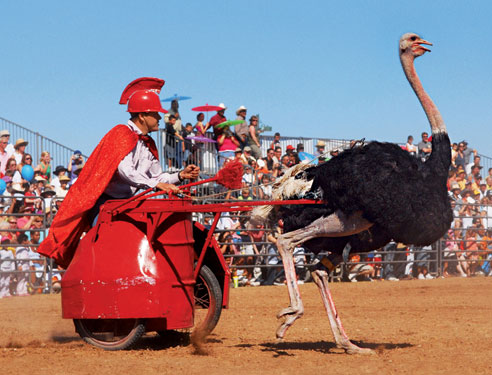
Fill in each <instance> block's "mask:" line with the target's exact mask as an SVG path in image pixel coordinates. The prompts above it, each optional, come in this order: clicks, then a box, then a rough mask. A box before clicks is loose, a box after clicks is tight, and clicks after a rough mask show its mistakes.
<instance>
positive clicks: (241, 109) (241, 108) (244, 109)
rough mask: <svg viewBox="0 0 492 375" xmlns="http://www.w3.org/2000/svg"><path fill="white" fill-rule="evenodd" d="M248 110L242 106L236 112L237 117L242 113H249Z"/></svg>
mask: <svg viewBox="0 0 492 375" xmlns="http://www.w3.org/2000/svg"><path fill="white" fill-rule="evenodd" d="M247 110H248V108H246V107H245V106H244V105H242V106H240V107H239V108H238V109H237V110H236V115H239V112H241V111H247Z"/></svg>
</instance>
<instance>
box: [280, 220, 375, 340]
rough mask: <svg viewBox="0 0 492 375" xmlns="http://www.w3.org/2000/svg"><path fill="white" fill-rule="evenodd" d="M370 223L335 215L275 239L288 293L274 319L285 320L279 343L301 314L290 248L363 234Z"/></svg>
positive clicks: (299, 296) (300, 301)
mask: <svg viewBox="0 0 492 375" xmlns="http://www.w3.org/2000/svg"><path fill="white" fill-rule="evenodd" d="M371 226H372V223H370V222H368V221H367V220H365V219H363V218H362V216H361V214H354V215H352V216H351V217H346V216H345V215H343V214H342V213H341V212H336V213H334V214H331V215H330V216H327V217H321V218H319V219H317V220H315V221H313V222H312V223H311V224H309V225H308V226H307V227H305V228H302V229H297V230H294V231H292V232H288V233H284V234H282V235H281V236H279V238H278V239H277V249H278V252H279V254H280V256H281V257H282V262H283V264H284V270H285V279H286V281H287V289H288V291H289V299H290V305H289V307H287V308H285V309H283V310H281V311H280V312H279V313H278V315H277V318H278V319H280V318H282V317H285V320H284V322H283V323H282V324H280V326H279V327H278V329H277V338H278V339H282V338H283V337H284V335H285V332H286V331H287V329H289V327H290V326H291V325H292V324H294V322H295V321H296V320H297V319H298V318H300V317H301V316H302V314H303V313H304V306H303V304H302V300H301V295H300V293H299V287H298V285H297V275H296V269H295V266H294V259H293V255H292V254H293V251H294V248H295V247H296V246H298V245H300V244H302V243H303V242H306V241H308V240H310V239H313V238H317V237H343V236H349V235H352V234H355V233H359V232H362V231H364V230H367V229H368V228H370V227H371Z"/></svg>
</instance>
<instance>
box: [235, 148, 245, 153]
mask: <svg viewBox="0 0 492 375" xmlns="http://www.w3.org/2000/svg"><path fill="white" fill-rule="evenodd" d="M234 152H243V150H241V147H237V148H236V149H235V150H234Z"/></svg>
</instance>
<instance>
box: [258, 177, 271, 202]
mask: <svg viewBox="0 0 492 375" xmlns="http://www.w3.org/2000/svg"><path fill="white" fill-rule="evenodd" d="M270 181H271V175H269V174H263V175H262V176H261V184H260V199H271V198H272V184H271V183H270Z"/></svg>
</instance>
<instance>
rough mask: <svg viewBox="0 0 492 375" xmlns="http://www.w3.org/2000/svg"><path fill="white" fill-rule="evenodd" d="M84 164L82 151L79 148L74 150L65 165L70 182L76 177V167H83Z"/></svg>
mask: <svg viewBox="0 0 492 375" xmlns="http://www.w3.org/2000/svg"><path fill="white" fill-rule="evenodd" d="M84 165H85V160H84V157H83V156H82V152H81V151H80V150H75V151H74V153H73V155H72V156H71V158H70V161H69V162H68V166H67V172H68V177H70V180H71V181H72V183H73V182H74V181H75V179H76V178H77V177H78V176H77V175H76V174H75V171H76V170H77V169H78V168H81V167H83V166H84Z"/></svg>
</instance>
